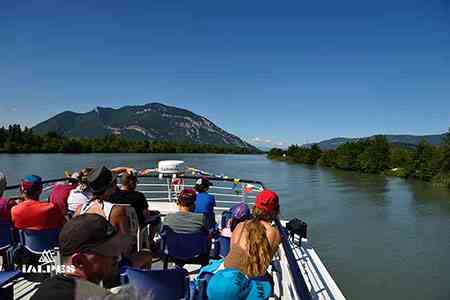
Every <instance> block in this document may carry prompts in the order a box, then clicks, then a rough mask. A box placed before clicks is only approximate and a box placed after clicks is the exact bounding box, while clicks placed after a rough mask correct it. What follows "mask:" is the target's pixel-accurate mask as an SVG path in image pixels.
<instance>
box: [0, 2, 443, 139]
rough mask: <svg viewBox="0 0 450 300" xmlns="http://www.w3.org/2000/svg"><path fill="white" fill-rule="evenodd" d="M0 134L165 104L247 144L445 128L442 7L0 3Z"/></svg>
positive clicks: (423, 4)
mask: <svg viewBox="0 0 450 300" xmlns="http://www.w3.org/2000/svg"><path fill="white" fill-rule="evenodd" d="M0 58H1V59H0V125H5V124H9V123H20V124H23V125H28V126H30V125H35V124H36V123H38V122H40V121H43V120H45V119H47V118H49V117H51V116H53V115H55V114H57V113H59V112H62V111H65V110H73V111H77V112H86V111H89V110H91V109H93V108H94V107H95V106H106V107H120V106H123V105H132V104H144V103H148V102H154V101H157V102H162V103H165V104H168V105H174V106H179V107H183V108H186V109H189V110H191V111H193V112H195V113H197V114H200V115H204V116H206V117H208V118H209V119H210V120H212V121H213V122H215V123H216V124H217V125H219V126H221V127H222V128H224V129H225V130H227V131H229V132H232V133H234V134H237V135H239V136H241V137H244V138H246V139H247V140H250V141H251V140H254V139H255V138H259V140H270V141H271V142H270V143H280V142H284V143H305V142H313V141H319V140H322V139H326V138H330V137H336V136H354V137H356V136H367V135H371V134H375V133H412V134H434V133H440V132H444V131H446V130H447V128H448V127H449V126H450V2H449V0H420V1H415V0H408V1H404V0H396V1H387V0H379V1H353V0H352V1H262V0H259V1H250V0H246V1H242V0H240V1H233V0H231V1H200V0H198V1H197V0H196V1H169V0H158V1H150V0H147V1H111V0H110V1H81V0H79V1H63V0H52V1H50V0H36V1H1V2H0Z"/></svg>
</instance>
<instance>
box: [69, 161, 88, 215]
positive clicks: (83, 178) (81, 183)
mask: <svg viewBox="0 0 450 300" xmlns="http://www.w3.org/2000/svg"><path fill="white" fill-rule="evenodd" d="M90 171H92V169H91V168H85V169H81V170H80V172H78V186H77V187H76V188H75V189H73V190H71V191H70V193H69V197H68V198H67V212H68V213H69V214H71V215H73V214H74V213H75V211H76V210H77V208H78V207H79V206H81V205H83V204H85V203H87V202H88V201H89V200H90V199H91V198H92V193H91V192H90V191H89V188H88V184H87V177H88V174H89V172H90Z"/></svg>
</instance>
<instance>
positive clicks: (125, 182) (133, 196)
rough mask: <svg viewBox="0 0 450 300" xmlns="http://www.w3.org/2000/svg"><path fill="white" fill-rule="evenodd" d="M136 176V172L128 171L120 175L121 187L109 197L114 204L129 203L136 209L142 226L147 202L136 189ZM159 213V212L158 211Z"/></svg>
mask: <svg viewBox="0 0 450 300" xmlns="http://www.w3.org/2000/svg"><path fill="white" fill-rule="evenodd" d="M137 183H138V178H137V176H136V173H134V172H130V173H125V174H123V175H122V189H119V190H117V191H116V192H115V193H114V194H113V195H112V197H111V200H110V201H111V202H112V203H116V204H129V205H131V206H132V207H134V209H135V210H136V213H137V216H138V219H139V224H140V226H141V227H142V226H143V225H144V221H145V215H147V214H148V212H147V210H148V203H147V199H146V198H145V195H144V194H143V193H141V192H138V191H136V186H137ZM158 214H159V212H158Z"/></svg>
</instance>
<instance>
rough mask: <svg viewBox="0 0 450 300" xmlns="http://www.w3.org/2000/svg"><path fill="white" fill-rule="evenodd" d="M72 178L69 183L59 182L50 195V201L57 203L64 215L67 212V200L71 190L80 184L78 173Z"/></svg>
mask: <svg viewBox="0 0 450 300" xmlns="http://www.w3.org/2000/svg"><path fill="white" fill-rule="evenodd" d="M72 179H73V181H69V182H68V183H65V182H61V183H57V184H56V185H55V186H54V187H53V189H52V192H51V193H50V195H49V196H48V202H50V203H54V204H56V205H57V206H58V207H59V209H61V211H62V213H63V214H64V215H65V214H67V201H68V199H69V195H70V192H71V191H72V190H73V189H75V188H76V187H77V186H78V182H77V180H78V173H74V174H73V175H72Z"/></svg>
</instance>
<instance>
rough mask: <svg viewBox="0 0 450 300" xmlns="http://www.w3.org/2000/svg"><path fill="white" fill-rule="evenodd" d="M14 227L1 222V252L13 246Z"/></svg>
mask: <svg viewBox="0 0 450 300" xmlns="http://www.w3.org/2000/svg"><path fill="white" fill-rule="evenodd" d="M12 229H13V227H12V225H11V223H9V222H0V251H4V250H6V249H8V248H10V247H12V246H13V238H12Z"/></svg>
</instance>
